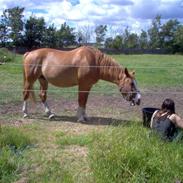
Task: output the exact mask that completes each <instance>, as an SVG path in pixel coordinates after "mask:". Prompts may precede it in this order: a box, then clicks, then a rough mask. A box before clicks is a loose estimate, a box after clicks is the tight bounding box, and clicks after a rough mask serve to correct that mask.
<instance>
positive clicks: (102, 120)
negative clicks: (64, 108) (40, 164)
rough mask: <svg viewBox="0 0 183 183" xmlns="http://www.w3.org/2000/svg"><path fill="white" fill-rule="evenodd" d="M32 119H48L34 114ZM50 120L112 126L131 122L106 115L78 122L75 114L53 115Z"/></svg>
mask: <svg viewBox="0 0 183 183" xmlns="http://www.w3.org/2000/svg"><path fill="white" fill-rule="evenodd" d="M32 119H40V120H48V118H47V117H45V116H44V117H37V116H34V117H32ZM50 121H53V122H54V121H56V122H73V123H83V124H87V125H113V126H118V125H121V124H127V123H129V122H131V121H130V120H126V119H117V118H108V117H89V119H88V120H87V121H86V122H78V121H77V117H76V116H66V115H62V116H58V115H56V116H54V118H53V119H51V120H50Z"/></svg>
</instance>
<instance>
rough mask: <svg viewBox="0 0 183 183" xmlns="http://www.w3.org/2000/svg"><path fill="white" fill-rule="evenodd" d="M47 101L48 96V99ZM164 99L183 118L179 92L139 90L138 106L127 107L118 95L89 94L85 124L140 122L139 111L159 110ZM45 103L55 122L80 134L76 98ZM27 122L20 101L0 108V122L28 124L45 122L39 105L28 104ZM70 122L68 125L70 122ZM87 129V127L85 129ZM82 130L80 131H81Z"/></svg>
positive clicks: (51, 99)
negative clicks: (140, 92) (63, 123)
mask: <svg viewBox="0 0 183 183" xmlns="http://www.w3.org/2000/svg"><path fill="white" fill-rule="evenodd" d="M48 98H49V96H48ZM165 98H172V99H173V100H174V101H175V104H176V112H177V113H178V114H179V115H181V116H182V117H183V110H182V108H183V107H182V106H183V89H148V90H144V91H142V101H141V105H140V106H130V104H129V102H127V101H125V100H124V99H123V97H122V96H120V95H115V96H103V95H96V94H94V93H90V95H89V99H88V103H87V114H88V116H89V117H90V120H89V121H88V122H87V123H86V125H87V126H88V125H94V126H98V125H109V124H111V123H112V124H118V123H119V122H122V121H123V122H125V121H129V120H138V121H142V108H144V107H160V106H161V104H162V102H163V100H164V99H165ZM48 103H49V105H50V108H51V109H52V111H53V112H54V113H55V114H56V115H57V116H56V118H55V121H56V122H67V124H66V126H67V127H69V126H70V127H71V128H72V130H73V133H76V134H77V133H78V131H79V132H81V126H82V124H81V123H77V118H76V117H75V115H76V111H77V107H78V104H77V99H74V100H71V99H64V98H62V97H60V99H59V100H58V99H54V98H49V100H48ZM28 107H29V111H30V116H31V119H23V118H22V112H21V108H22V102H19V103H15V104H13V103H9V104H5V105H0V122H1V123H3V124H4V123H11V124H14V125H16V126H18V125H22V124H24V123H31V122H32V121H35V120H36V121H38V120H43V121H45V120H46V121H48V118H47V117H46V116H44V110H43V107H42V105H41V103H40V102H38V103H37V104H36V105H35V104H31V103H29V105H28ZM70 122H72V123H70ZM86 128H87V127H86ZM85 130H86V129H85V128H83V131H85Z"/></svg>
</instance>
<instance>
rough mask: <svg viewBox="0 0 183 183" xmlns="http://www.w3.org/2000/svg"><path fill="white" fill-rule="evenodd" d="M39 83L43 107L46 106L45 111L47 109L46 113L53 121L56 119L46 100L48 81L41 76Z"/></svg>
mask: <svg viewBox="0 0 183 183" xmlns="http://www.w3.org/2000/svg"><path fill="white" fill-rule="evenodd" d="M39 83H40V94H39V96H40V98H41V101H42V103H43V106H44V109H45V113H46V114H47V115H48V117H49V119H52V118H54V116H55V115H54V114H53V113H52V112H51V110H50V108H49V106H48V104H47V102H46V99H47V89H48V81H46V79H45V78H44V77H43V76H41V77H40V78H39Z"/></svg>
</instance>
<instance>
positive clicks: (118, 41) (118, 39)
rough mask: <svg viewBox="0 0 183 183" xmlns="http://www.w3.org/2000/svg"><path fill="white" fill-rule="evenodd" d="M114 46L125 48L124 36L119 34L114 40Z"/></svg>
mask: <svg viewBox="0 0 183 183" xmlns="http://www.w3.org/2000/svg"><path fill="white" fill-rule="evenodd" d="M112 46H113V48H115V49H121V48H123V37H122V36H120V35H117V36H116V37H115V38H114V40H113V42H112Z"/></svg>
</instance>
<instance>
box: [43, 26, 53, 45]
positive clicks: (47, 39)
mask: <svg viewBox="0 0 183 183" xmlns="http://www.w3.org/2000/svg"><path fill="white" fill-rule="evenodd" d="M42 45H43V46H44V47H48V48H56V47H57V30H56V27H55V26H54V25H53V24H52V25H50V26H49V27H48V28H46V29H45V31H44V38H43V43H42Z"/></svg>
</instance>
